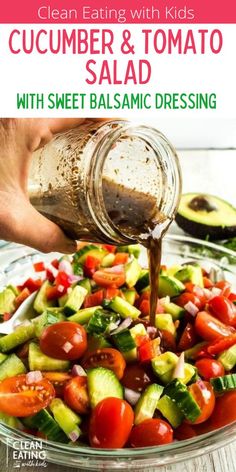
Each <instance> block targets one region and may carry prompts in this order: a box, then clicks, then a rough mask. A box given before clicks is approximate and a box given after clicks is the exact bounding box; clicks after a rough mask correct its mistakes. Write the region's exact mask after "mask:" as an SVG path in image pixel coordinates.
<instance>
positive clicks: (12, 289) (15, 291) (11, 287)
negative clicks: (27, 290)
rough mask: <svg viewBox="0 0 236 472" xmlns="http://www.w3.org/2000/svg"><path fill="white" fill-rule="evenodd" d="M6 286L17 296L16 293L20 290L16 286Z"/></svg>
mask: <svg viewBox="0 0 236 472" xmlns="http://www.w3.org/2000/svg"><path fill="white" fill-rule="evenodd" d="M6 288H9V289H10V290H11V291H12V292H13V293H14V295H15V296H16V297H18V295H20V290H19V288H18V287H16V286H15V285H11V284H10V285H7V286H6Z"/></svg>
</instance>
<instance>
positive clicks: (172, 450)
mask: <svg viewBox="0 0 236 472" xmlns="http://www.w3.org/2000/svg"><path fill="white" fill-rule="evenodd" d="M55 256H58V254H55V253H54V254H49V255H42V254H40V253H38V252H37V251H35V250H33V249H30V248H27V247H23V246H17V245H15V246H14V245H10V247H9V246H5V247H3V248H1V250H0V288H1V287H4V286H5V285H6V284H9V283H13V284H14V283H18V284H19V283H20V282H21V280H22V281H23V280H25V279H26V278H27V277H28V276H30V275H32V274H33V273H34V272H33V268H32V263H33V262H36V261H37V260H38V261H39V260H42V259H43V260H44V261H50V260H53V259H54V258H55ZM190 261H196V262H197V261H198V262H200V263H201V265H202V266H203V267H204V268H206V270H210V268H213V269H215V271H216V272H215V273H216V274H217V273H218V271H219V275H220V278H221V279H222V271H223V273H224V275H225V278H226V279H227V280H229V281H230V282H231V283H232V285H233V287H234V289H236V253H235V252H232V251H230V250H228V249H225V248H223V247H221V246H217V245H215V244H212V243H209V242H205V241H200V240H197V239H193V238H189V237H185V236H175V235H167V236H166V237H165V238H164V241H163V254H162V263H163V264H166V265H173V264H179V263H184V262H190ZM141 263H142V264H144V265H145V266H146V253H145V251H143V253H142V254H141ZM0 439H1V440H2V442H4V443H5V444H7V445H8V446H14V442H15V441H17V443H18V444H20V443H21V442H24V441H26V440H28V441H29V440H31V441H32V440H34V441H37V438H33V436H31V435H28V434H26V433H24V432H22V431H20V430H16V429H13V428H11V427H10V426H7V425H5V424H0ZM234 439H236V422H234V423H231V424H229V425H227V426H225V427H224V428H220V429H218V430H215V431H212V432H210V433H207V434H203V435H201V436H197V437H194V438H192V439H188V440H185V441H174V442H173V443H171V444H168V445H165V446H158V447H147V448H137V449H130V448H126V449H95V448H91V447H85V446H80V445H77V444H73V445H71V444H68V445H64V444H59V443H55V442H51V441H46V440H42V443H43V450H44V451H45V454H46V461H48V462H52V463H56V464H61V465H65V466H67V467H68V466H70V467H75V468H81V469H83V470H96V469H97V470H108V471H112V470H121V469H123V470H138V469H140V470H145V469H146V468H150V467H154V468H158V467H159V466H162V465H166V464H174V463H176V462H179V461H184V460H189V459H191V458H194V457H196V456H199V455H202V454H205V453H208V452H209V451H212V450H214V449H218V448H219V447H221V446H225V445H226V444H228V443H229V442H231V441H233V440H234ZM40 441H41V440H40Z"/></svg>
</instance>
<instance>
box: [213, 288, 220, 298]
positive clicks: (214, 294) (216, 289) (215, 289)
mask: <svg viewBox="0 0 236 472" xmlns="http://www.w3.org/2000/svg"><path fill="white" fill-rule="evenodd" d="M211 293H212V295H213V296H214V297H218V296H219V295H221V293H222V290H221V289H220V288H218V287H212V289H211ZM212 298H213V297H212Z"/></svg>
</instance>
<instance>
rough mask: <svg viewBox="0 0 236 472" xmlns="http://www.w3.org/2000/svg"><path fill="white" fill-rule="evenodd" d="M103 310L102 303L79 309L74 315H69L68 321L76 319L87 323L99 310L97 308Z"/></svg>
mask: <svg viewBox="0 0 236 472" xmlns="http://www.w3.org/2000/svg"><path fill="white" fill-rule="evenodd" d="M100 309H101V310H102V307H101V306H100V305H97V306H91V307H90V308H83V309H82V310H79V311H78V312H77V313H75V314H74V315H72V316H69V318H67V320H68V321H74V322H75V323H79V324H82V325H83V324H86V323H88V321H89V320H90V318H91V316H92V315H93V314H94V313H95V312H96V311H97V310H100Z"/></svg>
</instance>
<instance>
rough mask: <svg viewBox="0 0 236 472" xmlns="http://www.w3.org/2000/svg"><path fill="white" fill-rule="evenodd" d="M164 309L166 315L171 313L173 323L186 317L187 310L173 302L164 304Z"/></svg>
mask: <svg viewBox="0 0 236 472" xmlns="http://www.w3.org/2000/svg"><path fill="white" fill-rule="evenodd" d="M163 308H164V310H165V312H166V313H169V314H170V315H171V316H172V320H173V321H176V320H180V319H181V318H183V316H184V315H185V309H184V308H181V307H180V306H179V305H176V304H175V303H172V302H169V303H168V302H167V303H166V302H164V303H163Z"/></svg>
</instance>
